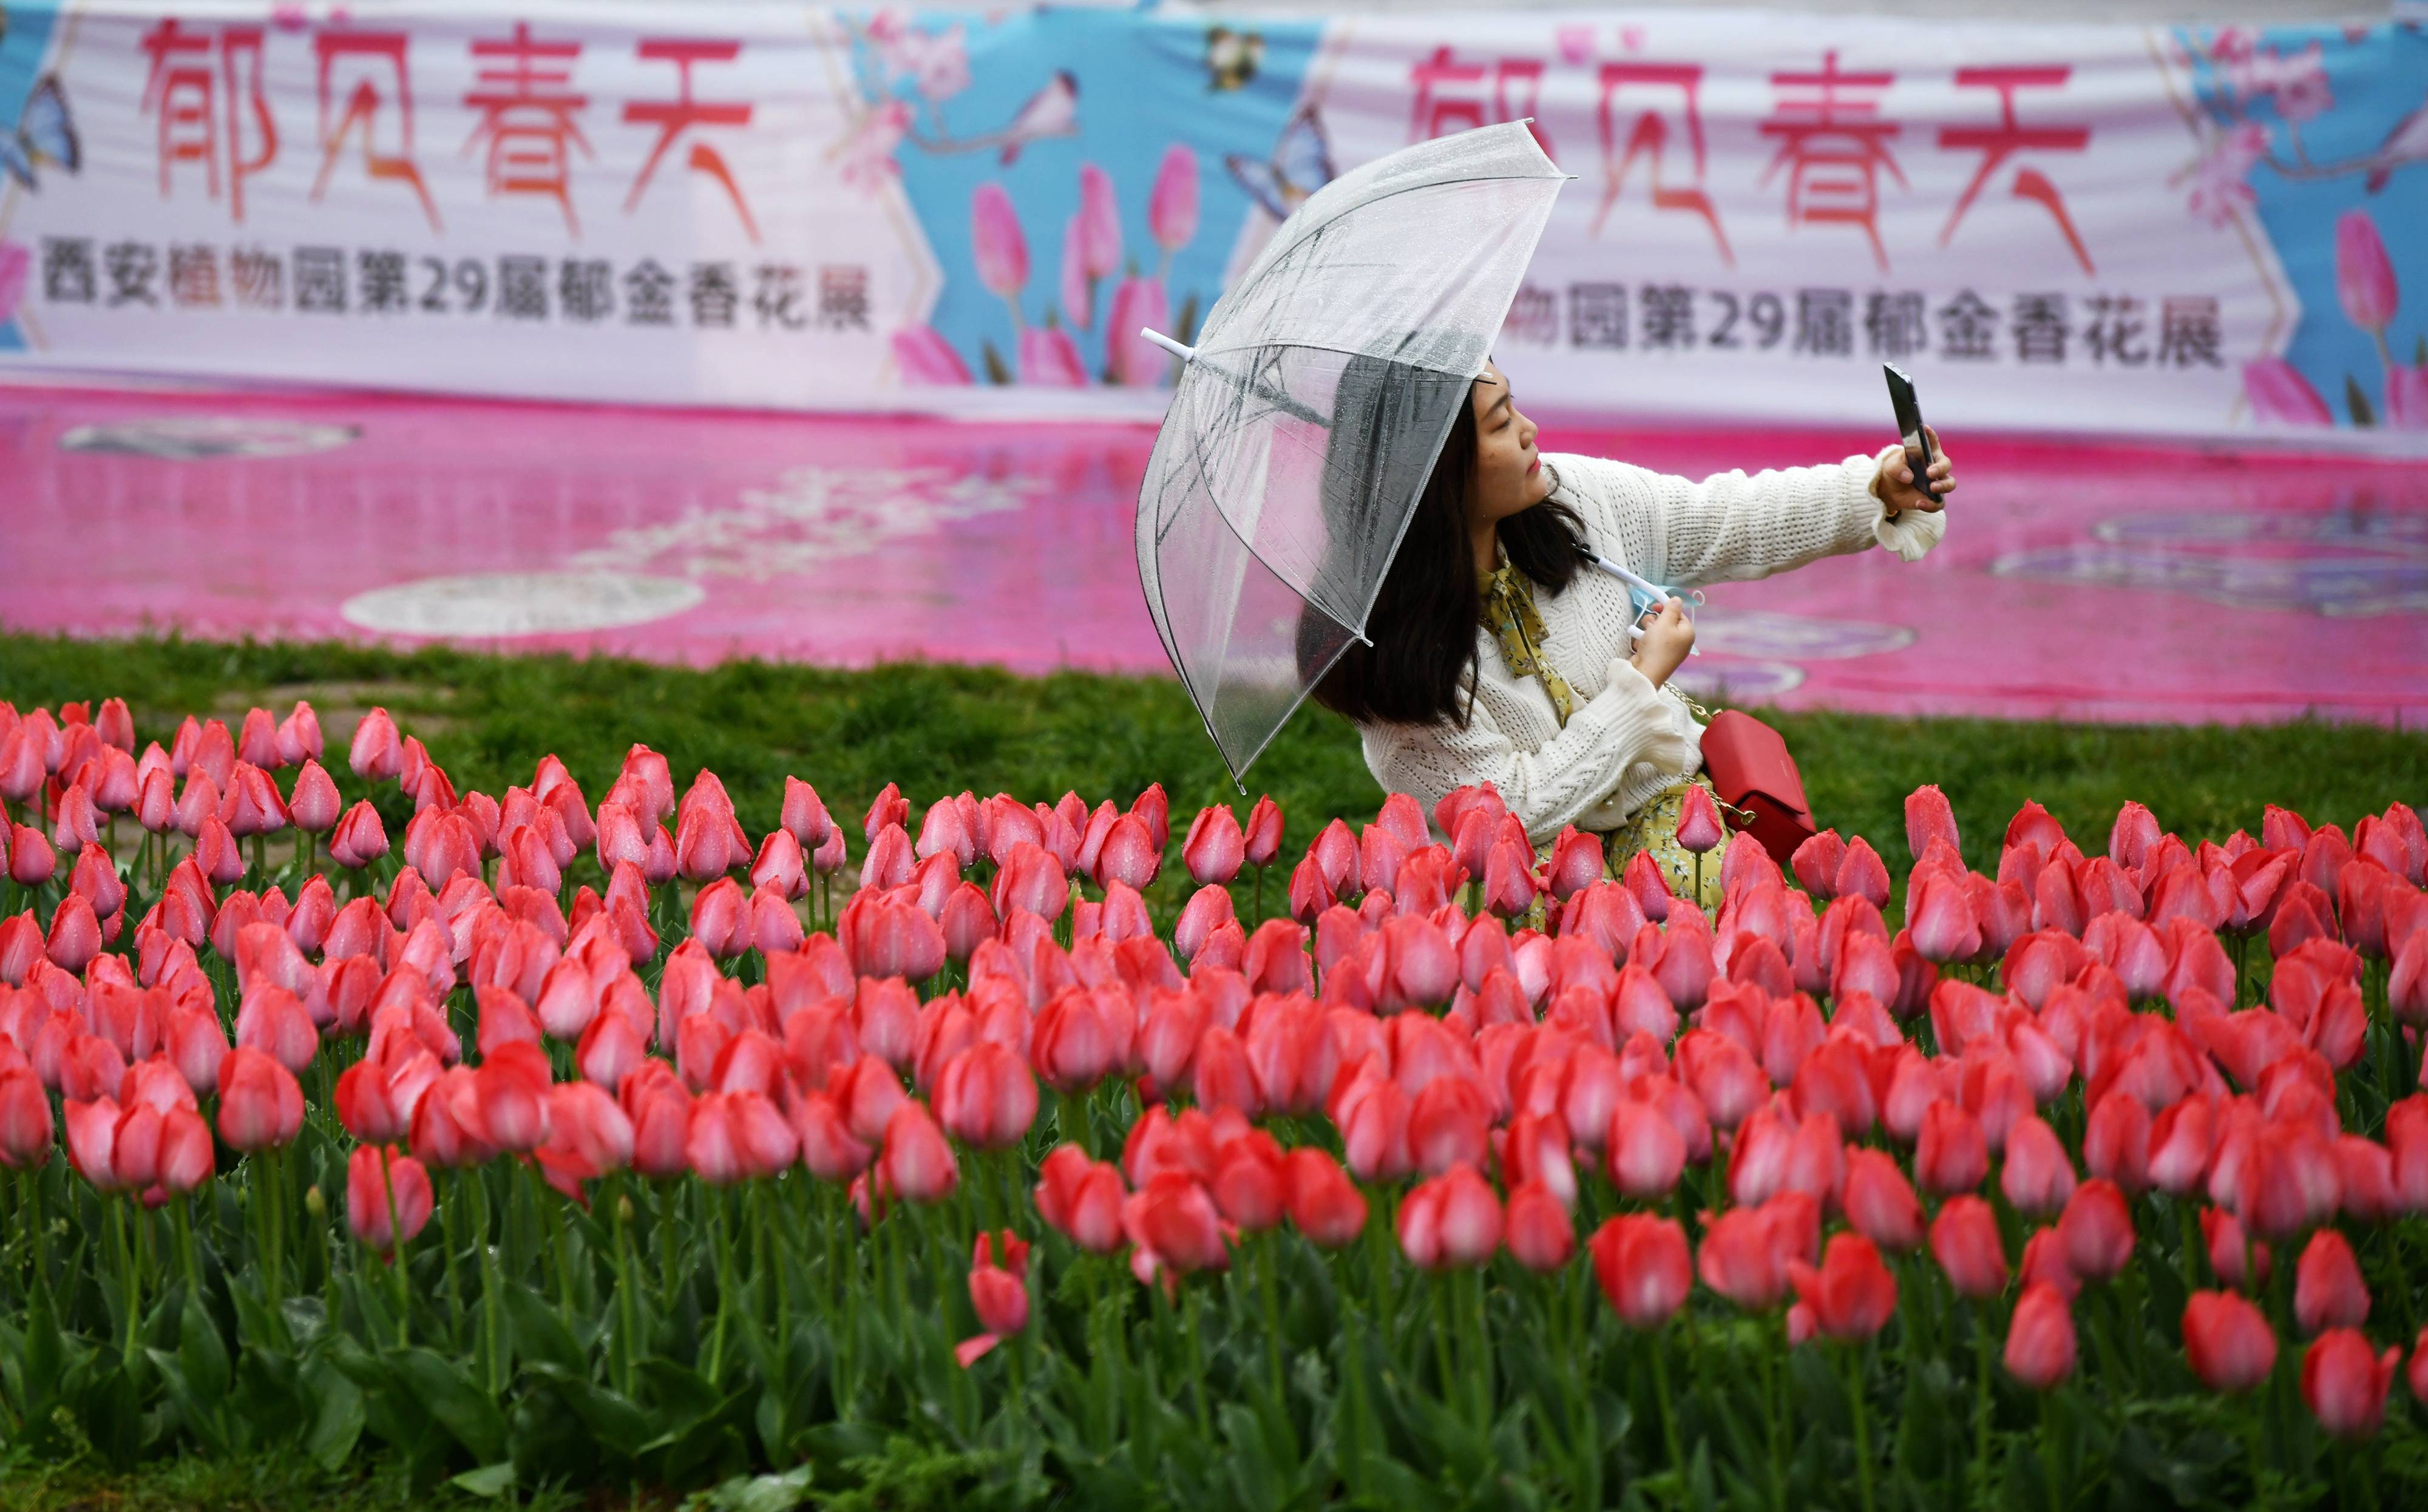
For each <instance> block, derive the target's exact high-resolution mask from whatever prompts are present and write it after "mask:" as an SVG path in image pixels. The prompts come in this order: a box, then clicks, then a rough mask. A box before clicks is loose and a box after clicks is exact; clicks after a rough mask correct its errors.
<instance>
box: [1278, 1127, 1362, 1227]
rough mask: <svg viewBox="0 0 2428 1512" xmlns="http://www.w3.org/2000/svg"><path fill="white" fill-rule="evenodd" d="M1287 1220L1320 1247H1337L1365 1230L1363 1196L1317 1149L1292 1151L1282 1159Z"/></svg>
mask: <svg viewBox="0 0 2428 1512" xmlns="http://www.w3.org/2000/svg"><path fill="white" fill-rule="evenodd" d="M1282 1175H1283V1178H1284V1182H1285V1185H1286V1186H1287V1187H1288V1202H1289V1214H1290V1222H1291V1223H1292V1224H1296V1225H1297V1227H1298V1230H1299V1232H1300V1233H1302V1234H1304V1235H1305V1236H1306V1239H1307V1241H1308V1242H1309V1243H1311V1244H1314V1245H1315V1246H1317V1247H1318V1248H1320V1249H1339V1248H1342V1247H1343V1246H1345V1245H1348V1244H1351V1243H1353V1242H1354V1241H1356V1239H1357V1236H1358V1235H1359V1234H1361V1233H1363V1232H1365V1229H1366V1214H1367V1209H1366V1197H1365V1194H1364V1193H1362V1192H1359V1191H1358V1190H1357V1189H1356V1187H1354V1186H1353V1185H1352V1184H1351V1183H1350V1180H1349V1174H1348V1173H1347V1172H1345V1171H1343V1170H1341V1169H1340V1163H1339V1162H1338V1161H1337V1160H1335V1159H1333V1158H1332V1157H1331V1156H1329V1155H1327V1154H1325V1153H1324V1152H1323V1151H1321V1150H1312V1149H1302V1150H1292V1151H1290V1152H1289V1154H1288V1157H1286V1158H1285V1159H1283V1161H1282Z"/></svg>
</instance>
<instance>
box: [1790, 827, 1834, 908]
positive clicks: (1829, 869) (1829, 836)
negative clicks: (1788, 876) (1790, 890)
mask: <svg viewBox="0 0 2428 1512" xmlns="http://www.w3.org/2000/svg"><path fill="white" fill-rule="evenodd" d="M1787 864H1788V869H1789V870H1790V871H1793V872H1794V873H1795V874H1796V883H1797V885H1798V886H1800V887H1802V888H1803V889H1804V890H1805V891H1806V892H1808V893H1810V894H1812V895H1813V898H1814V899H1815V900H1817V901H1819V902H1823V903H1827V902H1829V900H1830V899H1832V898H1834V897H1836V896H1838V869H1839V868H1840V867H1841V866H1843V865H1845V864H1846V841H1844V840H1842V839H1840V838H1839V836H1838V831H1837V830H1822V831H1821V832H1820V833H1819V834H1816V835H1813V836H1812V837H1811V838H1810V839H1808V840H1806V841H1804V842H1803V843H1802V844H1801V845H1799V846H1796V853H1795V854H1794V855H1792V856H1790V857H1789V858H1788V863H1787Z"/></svg>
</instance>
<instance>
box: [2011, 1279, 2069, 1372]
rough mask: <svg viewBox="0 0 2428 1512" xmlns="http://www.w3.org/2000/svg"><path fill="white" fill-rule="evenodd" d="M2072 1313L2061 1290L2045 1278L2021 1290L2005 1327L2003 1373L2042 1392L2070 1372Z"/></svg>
mask: <svg viewBox="0 0 2428 1512" xmlns="http://www.w3.org/2000/svg"><path fill="white" fill-rule="evenodd" d="M2074 1352H2075V1339H2074V1312H2073V1308H2072V1307H2071V1305H2069V1304H2068V1302H2067V1301H2066V1296H2065V1293H2064V1292H2063V1291H2060V1290H2058V1289H2057V1288H2056V1287H2055V1286H2053V1285H2051V1284H2050V1283H2048V1282H2046V1281H2035V1282H2033V1283H2032V1284H2031V1285H2030V1286H2027V1287H2026V1288H2025V1289H2024V1295H2023V1299H2022V1300H2021V1301H2019V1302H2017V1303H2016V1304H2015V1317H2014V1321H2013V1323H2010V1325H2009V1326H2008V1329H2007V1351H2006V1364H2007V1373H2008V1374H2010V1375H2011V1376H2013V1377H2014V1378H2015V1379H2016V1380H2017V1381H2019V1382H2021V1383H2022V1384H2023V1385H2024V1386H2025V1387H2026V1388H2028V1389H2031V1390H2034V1391H2045V1390H2048V1389H2050V1388H2052V1387H2054V1386H2056V1385H2057V1384H2058V1383H2059V1382H2060V1381H2062V1380H2064V1379H2065V1378H2066V1377H2067V1376H2069V1375H2071V1374H2073V1373H2074Z"/></svg>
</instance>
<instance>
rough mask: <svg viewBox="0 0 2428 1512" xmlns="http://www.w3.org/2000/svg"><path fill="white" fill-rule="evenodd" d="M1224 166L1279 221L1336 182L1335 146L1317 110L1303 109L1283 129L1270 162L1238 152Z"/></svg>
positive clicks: (1225, 159) (1224, 159)
mask: <svg viewBox="0 0 2428 1512" xmlns="http://www.w3.org/2000/svg"><path fill="white" fill-rule="evenodd" d="M1222 165H1223V166H1224V167H1225V168H1228V169H1229V170H1230V171H1231V177H1232V179H1233V180H1234V181H1236V182H1237V183H1238V184H1239V188H1240V189H1244V190H1246V191H1247V194H1248V197H1249V198H1250V199H1253V200H1255V202H1256V204H1257V205H1261V206H1262V207H1263V208H1264V212H1265V213H1266V214H1267V215H1270V216H1271V217H1272V218H1273V219H1274V220H1276V221H1287V220H1288V219H1289V213H1290V212H1291V211H1292V210H1295V209H1297V208H1298V207H1299V206H1300V205H1303V204H1304V203H1305V202H1306V197H1307V196H1308V195H1310V194H1312V193H1314V192H1315V191H1316V190H1317V189H1321V188H1323V186H1325V185H1326V184H1329V183H1331V182H1332V180H1333V177H1334V174H1335V170H1334V168H1333V166H1332V143H1331V142H1330V141H1328V140H1325V138H1324V135H1323V121H1322V118H1321V117H1320V116H1318V115H1317V114H1316V113H1315V107H1313V106H1311V105H1309V106H1301V107H1299V108H1298V111H1297V113H1296V114H1294V115H1292V116H1291V117H1290V118H1289V123H1288V125H1285V126H1284V127H1282V135H1281V140H1279V141H1277V142H1275V143H1274V144H1273V155H1272V157H1271V160H1270V161H1268V162H1258V161H1256V160H1255V158H1253V157H1244V156H1240V155H1239V154H1238V153H1225V154H1223V155H1222Z"/></svg>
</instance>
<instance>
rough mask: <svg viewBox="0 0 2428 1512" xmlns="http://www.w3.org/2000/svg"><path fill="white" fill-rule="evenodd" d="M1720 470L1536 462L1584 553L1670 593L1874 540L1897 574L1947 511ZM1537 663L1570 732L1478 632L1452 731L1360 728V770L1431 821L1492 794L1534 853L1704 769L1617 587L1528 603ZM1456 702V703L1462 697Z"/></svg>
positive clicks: (1598, 826)
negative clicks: (1568, 710) (1442, 805)
mask: <svg viewBox="0 0 2428 1512" xmlns="http://www.w3.org/2000/svg"><path fill="white" fill-rule="evenodd" d="M1895 450H1896V448H1895V447H1894V446H1891V447H1888V448H1884V449H1883V450H1882V452H1881V453H1880V455H1879V456H1878V457H1867V456H1852V457H1848V458H1847V459H1846V461H1844V462H1841V463H1837V464H1834V465H1830V466H1825V467H1817V468H1782V469H1780V470H1777V471H1769V472H1759V473H1756V474H1754V475H1753V476H1751V477H1747V476H1746V474H1745V473H1743V472H1724V473H1720V474H1718V475H1717V476H1715V477H1711V478H1706V479H1704V480H1703V481H1702V482H1701V483H1695V482H1692V481H1690V480H1688V479H1685V478H1679V477H1671V476H1669V475H1667V474H1664V473H1658V472H1652V471H1649V470H1648V469H1646V468H1636V467H1630V466H1629V465H1628V464H1626V463H1624V462H1610V461H1605V460H1603V459H1602V458H1600V457H1585V456H1572V455H1565V454H1562V455H1550V454H1546V455H1545V457H1544V459H1543V461H1544V465H1545V466H1546V467H1549V468H1551V469H1552V471H1553V473H1554V474H1555V476H1556V479H1557V483H1556V485H1555V486H1554V489H1553V497H1554V498H1557V499H1559V500H1560V501H1563V502H1565V503H1567V505H1568V506H1569V507H1571V508H1573V509H1574V510H1575V511H1576V512H1577V513H1578V515H1579V516H1581V517H1583V520H1584V525H1585V537H1586V541H1587V543H1588V544H1589V545H1591V546H1592V547H1593V549H1594V550H1595V551H1599V552H1600V553H1601V554H1602V555H1604V556H1606V557H1609V558H1610V559H1611V560H1612V561H1614V562H1616V563H1619V564H1620V565H1622V566H1624V567H1628V568H1630V569H1631V570H1632V571H1635V572H1638V573H1641V574H1643V575H1644V576H1645V577H1648V578H1649V579H1651V580H1652V581H1653V582H1655V583H1662V584H1665V585H1666V586H1670V587H1674V588H1678V589H1681V590H1683V589H1686V588H1690V587H1695V586H1698V585H1700V584H1703V583H1730V582H1741V581H1745V580H1747V579H1752V578H1762V577H1767V576H1769V575H1770V574H1771V573H1774V572H1784V571H1786V570H1787V569H1789V568H1790V567H1802V566H1803V565H1804V564H1805V563H1807V562H1813V561H1817V560H1819V559H1820V558H1822V557H1825V556H1837V555H1840V554H1843V553H1845V552H1848V551H1862V550H1863V549H1865V548H1866V547H1869V546H1871V545H1873V544H1874V543H1876V542H1877V543H1878V544H1879V545H1881V546H1885V547H1887V548H1888V549H1889V550H1890V551H1895V553H1896V554H1897V555H1898V556H1899V557H1901V558H1903V559H1904V560H1906V561H1908V562H1912V561H1916V560H1919V559H1920V558H1921V556H1922V555H1923V553H1924V552H1926V551H1929V550H1930V549H1931V548H1932V547H1933V546H1936V545H1938V544H1939V539H1940V537H1941V536H1942V535H1944V534H1946V531H1947V519H1946V517H1945V516H1944V515H1942V514H1926V513H1924V512H1922V511H1920V510H1907V511H1904V512H1903V513H1901V514H1900V515H1899V516H1898V517H1897V518H1896V519H1895V520H1894V521H1892V520H1891V519H1889V518H1888V512H1887V509H1886V507H1885V506H1884V505H1883V504H1882V503H1881V502H1880V500H1879V496H1878V493H1877V492H1876V491H1875V490H1876V486H1877V480H1878V468H1879V465H1880V463H1881V461H1882V460H1884V459H1885V458H1886V457H1888V456H1889V455H1890V454H1892V453H1893V452H1895ZM1535 604H1536V607H1537V608H1538V609H1539V610H1540V611H1541V613H1542V616H1543V628H1544V631H1545V634H1546V637H1547V638H1546V644H1545V645H1544V647H1543V650H1544V653H1545V655H1546V656H1547V658H1548V659H1549V661H1550V664H1551V666H1555V667H1557V668H1558V669H1559V671H1560V674H1561V675H1562V676H1563V677H1565V678H1567V682H1568V686H1569V688H1570V690H1571V691H1573V692H1574V694H1575V695H1576V698H1577V699H1578V702H1577V706H1576V709H1575V711H1574V713H1573V714H1572V715H1570V716H1569V719H1568V723H1567V728H1566V729H1562V728H1561V726H1560V722H1559V718H1558V716H1557V715H1554V714H1553V713H1552V711H1551V699H1550V695H1548V694H1546V693H1545V692H1544V691H1543V686H1542V684H1541V683H1540V682H1537V681H1535V680H1534V678H1531V677H1517V676H1514V675H1512V674H1511V672H1510V671H1509V668H1508V665H1507V664H1506V663H1505V662H1504V661H1502V659H1501V649H1500V645H1499V643H1498V642H1497V641H1495V640H1494V639H1493V636H1492V633H1491V632H1490V631H1489V630H1486V629H1484V628H1482V627H1478V629H1477V631H1476V666H1477V674H1476V679H1475V696H1474V701H1473V705H1472V709H1471V712H1470V715H1469V717H1468V723H1467V727H1466V728H1465V729H1460V728H1459V727H1458V726H1457V725H1455V724H1440V725H1394V724H1375V725H1368V726H1365V727H1363V730H1362V733H1363V735H1364V737H1365V746H1366V764H1367V766H1368V767H1369V768H1370V770H1371V771H1372V772H1373V774H1374V779H1375V781H1378V782H1380V783H1382V784H1383V788H1384V790H1385V791H1386V792H1390V793H1411V794H1414V795H1416V797H1418V798H1419V800H1420V801H1421V802H1422V803H1423V804H1424V805H1425V807H1426V809H1427V810H1428V811H1430V810H1431V809H1432V807H1433V805H1434V803H1435V801H1436V800H1437V799H1439V798H1440V797H1442V795H1443V794H1445V793H1448V792H1449V791H1450V790H1451V789H1452V788H1454V787H1458V786H1461V785H1463V784H1466V783H1470V782H1483V781H1489V782H1491V783H1492V784H1493V785H1495V786H1496V787H1498V788H1499V789H1500V790H1501V797H1502V799H1503V800H1504V801H1506V802H1507V803H1508V805H1509V809H1510V812H1511V813H1513V814H1517V815H1518V819H1519V821H1520V822H1522V823H1523V824H1524V825H1525V826H1526V832H1527V833H1528V834H1529V835H1531V836H1533V837H1534V840H1535V842H1536V843H1537V844H1539V843H1541V842H1543V841H1545V840H1549V839H1550V838H1551V837H1552V836H1554V835H1556V834H1558V833H1559V832H1560V830H1561V828H1562V827H1563V826H1566V825H1570V824H1573V825H1575V826H1577V827H1578V828H1579V829H1582V830H1615V829H1616V828H1617V827H1618V826H1619V825H1620V824H1622V823H1623V822H1625V820H1626V818H1627V816H1628V815H1629V814H1632V813H1633V812H1634V811H1635V809H1636V808H1637V807H1638V806H1639V805H1641V804H1642V803H1643V802H1644V801H1645V800H1646V799H1648V798H1649V797H1652V796H1653V795H1655V794H1657V793H1659V792H1660V791H1661V790H1662V789H1663V788H1664V787H1666V786H1667V785H1668V784H1669V783H1671V782H1674V781H1677V780H1678V778H1679V777H1680V776H1682V775H1687V774H1691V773H1694V772H1696V771H1698V770H1700V769H1701V767H1702V764H1703V755H1702V748H1701V739H1702V727H1701V726H1699V725H1698V724H1696V723H1695V720H1694V716H1693V715H1690V714H1689V713H1688V712H1687V710H1686V708H1685V705H1684V703H1683V702H1682V700H1681V699H1679V698H1676V697H1673V696H1670V694H1669V693H1668V692H1667V691H1666V690H1664V689H1658V688H1655V687H1654V686H1653V685H1652V684H1651V682H1649V681H1647V680H1646V678H1645V676H1644V674H1643V673H1641V672H1639V671H1637V670H1636V669H1635V668H1634V667H1633V666H1630V665H1629V663H1628V654H1629V650H1630V646H1629V642H1628V637H1627V630H1628V626H1629V624H1630V622H1631V617H1632V616H1631V614H1630V607H1631V606H1630V602H1629V600H1628V595H1627V587H1626V584H1624V583H1620V582H1619V581H1618V580H1617V579H1616V578H1613V577H1611V576H1609V575H1608V574H1606V573H1602V572H1598V571H1594V570H1591V569H1588V570H1586V571H1585V572H1583V574H1581V575H1580V576H1579V577H1578V578H1577V579H1576V581H1575V582H1574V583H1571V584H1570V585H1569V586H1568V587H1567V590H1566V591H1564V592H1561V593H1557V594H1550V593H1545V592H1541V591H1538V592H1537V594H1536V596H1535ZM1461 697H1462V698H1464V697H1465V693H1464V690H1462V694H1461Z"/></svg>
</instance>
